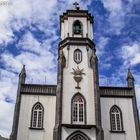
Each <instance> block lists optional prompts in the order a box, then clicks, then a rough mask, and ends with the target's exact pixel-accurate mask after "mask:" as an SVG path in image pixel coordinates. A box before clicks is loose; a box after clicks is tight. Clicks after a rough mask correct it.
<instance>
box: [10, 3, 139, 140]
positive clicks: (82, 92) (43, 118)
mask: <svg viewBox="0 0 140 140" xmlns="http://www.w3.org/2000/svg"><path fill="white" fill-rule="evenodd" d="M93 23H94V18H93V16H92V15H91V14H90V13H89V11H87V10H83V9H81V8H80V6H79V4H78V3H74V8H73V9H70V10H67V11H66V12H64V13H63V15H61V16H60V37H61V40H60V42H59V44H58V46H59V47H58V70H57V85H41V84H26V82H25V80H26V70H25V66H23V68H22V70H21V72H20V74H19V82H18V90H17V98H16V104H15V112H14V119H13V127H12V132H11V135H10V140H140V124H139V116H138V109H137V104H136V94H135V85H134V77H133V75H132V73H131V71H130V69H128V73H127V77H126V78H127V86H126V87H115V86H100V85H99V73H98V58H97V56H96V46H95V43H94V35H93Z"/></svg>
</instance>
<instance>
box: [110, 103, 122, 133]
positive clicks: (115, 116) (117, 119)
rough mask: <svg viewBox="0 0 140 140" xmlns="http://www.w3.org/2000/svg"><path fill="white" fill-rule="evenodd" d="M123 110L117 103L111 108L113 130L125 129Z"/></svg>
mask: <svg viewBox="0 0 140 140" xmlns="http://www.w3.org/2000/svg"><path fill="white" fill-rule="evenodd" d="M122 122H123V121H122V112H121V110H120V108H119V107H118V106H116V105H114V106H113V107H111V109H110V124H111V131H123V123H122Z"/></svg>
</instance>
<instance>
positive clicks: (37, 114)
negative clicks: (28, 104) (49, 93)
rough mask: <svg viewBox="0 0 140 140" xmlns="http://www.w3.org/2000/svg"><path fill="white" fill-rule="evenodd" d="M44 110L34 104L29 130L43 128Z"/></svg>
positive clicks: (39, 105)
mask: <svg viewBox="0 0 140 140" xmlns="http://www.w3.org/2000/svg"><path fill="white" fill-rule="evenodd" d="M43 115H44V108H43V106H42V104H41V103H39V102H38V103H36V104H35V105H34V106H33V108H32V118H31V128H43Z"/></svg>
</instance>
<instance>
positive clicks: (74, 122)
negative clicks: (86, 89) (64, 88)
mask: <svg viewBox="0 0 140 140" xmlns="http://www.w3.org/2000/svg"><path fill="white" fill-rule="evenodd" d="M76 96H80V97H81V98H82V100H83V121H79V120H80V115H79V110H77V112H78V116H77V121H74V110H73V100H74V99H75V98H76ZM78 105H80V104H78ZM78 109H79V107H78ZM71 124H80V125H81V124H86V100H85V98H84V96H83V95H82V94H81V93H79V92H78V93H76V94H75V95H74V96H73V97H72V99H71Z"/></svg>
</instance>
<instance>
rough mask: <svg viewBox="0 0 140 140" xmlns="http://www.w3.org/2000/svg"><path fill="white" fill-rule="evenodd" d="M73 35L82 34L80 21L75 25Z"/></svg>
mask: <svg viewBox="0 0 140 140" xmlns="http://www.w3.org/2000/svg"><path fill="white" fill-rule="evenodd" d="M73 34H82V23H81V22H80V21H79V20H76V21H75V22H74V23H73Z"/></svg>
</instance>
